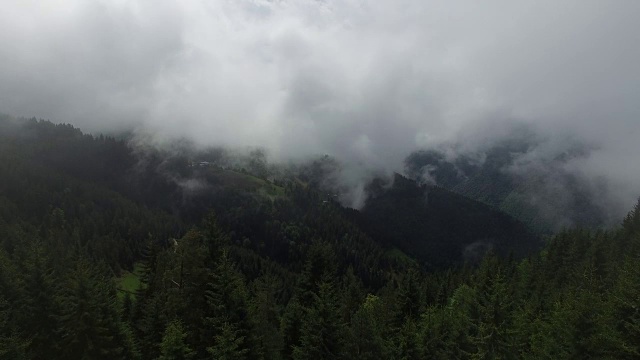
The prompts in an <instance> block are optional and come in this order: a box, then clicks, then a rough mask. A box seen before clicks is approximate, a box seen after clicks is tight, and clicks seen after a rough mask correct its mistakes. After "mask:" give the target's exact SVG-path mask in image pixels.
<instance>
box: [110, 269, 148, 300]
mask: <svg viewBox="0 0 640 360" xmlns="http://www.w3.org/2000/svg"><path fill="white" fill-rule="evenodd" d="M141 274H142V264H140V263H136V264H135V265H134V266H133V271H132V272H129V271H127V272H124V273H123V274H122V275H121V276H120V277H119V278H117V279H116V284H117V288H118V290H121V291H118V297H119V298H120V299H122V298H124V294H125V293H127V292H128V293H130V294H131V295H133V294H135V293H136V291H137V290H138V289H139V288H140V286H141V283H140V275H141Z"/></svg>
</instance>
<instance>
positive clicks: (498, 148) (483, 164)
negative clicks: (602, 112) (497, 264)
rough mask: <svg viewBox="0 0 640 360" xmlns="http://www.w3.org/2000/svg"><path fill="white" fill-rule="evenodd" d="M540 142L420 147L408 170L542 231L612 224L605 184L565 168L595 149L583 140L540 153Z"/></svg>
mask: <svg viewBox="0 0 640 360" xmlns="http://www.w3.org/2000/svg"><path fill="white" fill-rule="evenodd" d="M538 145H539V142H538V140H537V139H535V138H534V139H526V138H519V139H515V140H514V139H511V140H509V141H503V142H501V143H497V144H495V145H494V146H491V147H489V148H488V149H486V150H483V151H478V152H467V153H465V152H462V153H460V154H457V155H456V156H454V157H452V156H450V155H447V152H446V151H445V150H433V149H432V150H422V151H416V152H414V153H412V154H411V155H410V156H408V157H407V158H406V161H405V165H406V173H407V175H408V176H409V177H410V178H412V179H414V180H416V181H419V182H423V183H429V184H434V185H437V186H441V187H443V188H446V189H448V190H451V191H453V192H456V193H458V194H461V195H464V196H467V197H469V198H472V199H475V200H478V201H481V202H483V203H485V204H487V205H490V206H493V207H495V208H497V209H500V210H502V211H504V212H506V213H508V214H510V215H512V216H514V217H515V218H517V219H519V220H521V221H523V222H524V223H526V224H527V225H529V226H530V227H531V228H532V229H534V230H535V231H537V232H539V233H550V232H556V231H559V230H561V229H562V228H566V227H573V226H583V227H588V228H599V227H602V226H605V225H609V223H610V221H611V219H609V218H608V216H609V214H608V212H607V211H606V209H605V207H604V206H603V205H602V203H601V202H600V201H601V200H602V198H603V196H602V195H604V194H605V193H606V191H607V187H606V184H605V183H595V184H594V183H591V182H588V181H585V179H584V178H581V177H580V176H579V175H578V174H577V173H576V172H572V171H569V170H568V169H567V167H566V165H567V164H568V163H569V162H570V161H573V160H576V159H580V158H584V157H585V156H587V155H588V153H589V150H590V149H589V148H588V147H586V146H581V145H579V144H578V145H575V146H572V147H568V148H566V149H564V150H563V151H558V152H555V153H551V154H545V156H544V157H538V155H537V149H538Z"/></svg>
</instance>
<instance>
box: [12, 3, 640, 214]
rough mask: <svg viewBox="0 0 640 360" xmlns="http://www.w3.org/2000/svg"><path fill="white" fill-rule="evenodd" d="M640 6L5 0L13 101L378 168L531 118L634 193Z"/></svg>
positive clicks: (200, 139)
mask: <svg viewBox="0 0 640 360" xmlns="http://www.w3.org/2000/svg"><path fill="white" fill-rule="evenodd" d="M638 14H640V2H638V1H635V0H619V1H600V0H598V1H589V0H572V1H571V0H566V1H560V2H558V1H550V0H549V1H524V2H522V1H518V2H516V1H507V0H504V1H497V0H496V1H482V2H479V1H470V0H469V1H449V2H442V1H423V0H394V1H386V0H382V1H365V0H324V1H320V0H314V1H312V0H296V1H293V0H291V1H287V0H215V1H178V0H175V1H169V0H167V1H151V0H129V1H125V0H101V1H84V0H59V1H54V0H51V1H37V0H20V1H18V0H15V1H4V2H2V4H0V24H1V25H0V27H1V29H2V31H0V112H4V113H9V114H12V115H20V116H37V117H42V118H48V119H51V120H53V121H64V122H70V123H73V124H74V125H77V126H80V127H81V128H83V129H86V130H96V131H104V130H114V129H119V128H122V127H127V126H129V127H135V128H138V129H143V130H142V131H146V132H149V133H151V134H153V135H154V136H156V138H158V139H167V138H171V137H177V136H186V137H189V138H191V139H193V140H194V141H196V142H197V143H201V144H217V145H231V146H236V147H242V146H262V147H266V148H268V149H269V150H270V154H271V155H272V156H273V157H275V158H279V159H287V158H301V157H304V156H307V155H311V154H319V153H320V154H322V153H327V154H331V155H335V156H336V157H338V158H341V159H343V160H344V161H346V162H348V163H350V164H354V166H356V167H357V168H359V169H360V170H363V171H364V172H370V171H375V170H377V169H383V170H387V171H392V170H398V171H399V170H401V169H402V160H403V158H404V157H405V156H406V155H407V154H408V153H409V152H410V151H411V150H413V149H416V148H420V147H432V146H436V145H437V144H440V143H442V142H451V141H458V143H460V142H461V141H462V140H460V139H463V141H462V143H464V144H465V146H467V147H469V148H473V147H482V146H483V144H485V143H486V142H487V141H491V140H492V139H496V138H498V137H499V136H500V135H501V134H503V131H504V130H503V128H505V125H504V124H506V123H510V122H519V123H524V124H530V125H531V126H533V127H535V128H536V129H539V131H540V132H541V133H543V134H545V136H555V135H558V136H559V137H558V138H559V139H565V138H566V137H567V136H569V135H570V136H571V137H573V138H576V139H579V140H580V141H583V142H586V143H594V144H596V145H597V148H598V150H597V151H594V152H593V153H592V154H591V155H590V156H589V157H588V158H586V159H582V160H581V163H579V164H573V165H571V166H576V167H578V166H579V168H580V171H581V172H582V173H584V174H585V176H587V177H593V178H598V177H602V176H605V177H607V178H609V179H610V181H612V182H613V183H615V184H616V188H618V189H620V194H618V196H619V197H620V198H621V199H626V200H621V202H622V203H624V204H625V206H627V205H630V203H633V196H635V195H637V194H636V192H637V191H638V189H640V162H638V161H636V160H635V153H637V152H638V151H639V150H640V145H638V142H637V138H638V136H639V135H640V102H638V101H637V98H638V95H639V94H640V71H638V64H640V22H638V21H637V15H638ZM547 143H548V144H551V145H553V146H557V145H558V143H561V141H555V142H554V141H549V142H547ZM551 145H550V146H551ZM540 151H542V150H540ZM356 172H357V173H359V174H361V173H362V171H356ZM348 177H349V179H350V181H352V182H354V183H355V184H358V181H356V180H353V179H354V177H357V176H356V175H353V174H351V175H349V176H348ZM355 186H356V187H357V185H355ZM360 188H361V187H360Z"/></svg>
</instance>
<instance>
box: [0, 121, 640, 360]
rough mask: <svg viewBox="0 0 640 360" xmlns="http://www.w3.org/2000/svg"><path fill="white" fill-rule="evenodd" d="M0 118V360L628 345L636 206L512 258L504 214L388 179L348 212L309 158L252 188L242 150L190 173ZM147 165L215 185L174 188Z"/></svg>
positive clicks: (119, 147) (611, 354) (632, 348)
mask: <svg viewBox="0 0 640 360" xmlns="http://www.w3.org/2000/svg"><path fill="white" fill-rule="evenodd" d="M2 121H7V120H6V119H5V120H2V119H0V129H3V131H4V132H2V131H0V138H2V139H1V140H3V141H0V359H43V358H46V359H144V360H152V359H153V360H155V359H190V358H192V359H200V358H214V359H341V358H343V359H352V358H358V359H424V358H435V359H448V358H452V359H540V358H551V359H589V358H598V359H601V358H604V359H606V358H612V359H613V358H615V359H635V358H638V357H639V356H640V341H639V339H640V310H639V309H640V267H638V261H639V260H640V215H639V213H640V212H639V211H638V208H639V207H640V204H639V205H637V206H636V208H635V209H634V210H633V211H632V212H630V213H629V215H628V216H627V217H626V218H625V219H624V221H623V223H622V226H621V227H620V228H619V229H612V230H610V231H608V232H604V231H597V232H595V231H586V230H580V229H576V230H571V231H564V232H561V233H559V234H557V235H556V236H554V237H552V238H550V239H549V241H548V242H547V244H546V245H545V247H544V249H543V250H542V251H541V252H539V253H532V254H530V255H529V257H527V258H524V259H522V258H519V257H518V256H515V257H513V256H507V254H506V250H507V249H510V248H511V249H517V248H518V247H519V246H520V245H522V248H526V247H527V246H529V245H531V242H530V241H533V240H535V239H533V238H529V237H526V236H529V235H528V233H527V232H526V231H522V228H521V227H520V226H521V225H519V224H518V223H516V222H513V220H510V219H509V218H508V217H505V216H504V215H503V214H500V213H498V212H496V211H495V210H491V211H490V212H487V208H486V207H485V206H482V205H478V204H477V203H474V202H473V201H471V200H469V199H465V198H463V197H458V196H452V195H451V194H450V193H448V192H446V191H444V190H442V189H438V188H420V187H416V186H415V184H414V183H412V182H410V181H408V180H406V179H403V178H398V179H397V180H398V182H397V183H396V184H395V185H394V187H393V188H391V189H387V190H389V191H387V192H385V191H386V190H385V189H384V187H382V186H381V184H377V185H380V186H378V188H372V190H375V191H380V192H379V193H375V194H374V198H373V200H372V202H371V203H369V204H368V205H367V206H368V209H365V212H364V214H362V213H360V212H358V211H355V210H349V209H344V208H341V207H340V206H338V205H337V204H336V203H335V202H333V201H332V199H331V198H330V199H329V200H326V199H327V196H326V194H322V193H320V192H318V191H317V190H316V189H315V188H314V186H313V182H314V180H313V179H314V178H315V175H314V174H313V171H315V170H314V169H311V170H310V171H311V173H310V174H307V175H308V176H307V177H308V179H307V180H308V182H309V184H311V185H301V184H300V181H298V180H295V181H291V182H286V181H282V182H280V183H278V185H274V184H271V183H270V182H267V181H266V180H264V179H263V177H264V176H265V174H266V173H268V172H269V168H268V166H266V164H265V163H264V162H263V160H264V159H263V155H261V154H259V153H255V154H252V155H251V158H250V159H249V160H248V162H247V168H249V169H253V170H251V171H254V170H255V171H256V172H257V173H254V174H247V173H242V174H240V173H238V172H235V171H231V170H221V169H193V167H189V166H188V165H186V164H188V161H186V160H185V159H183V158H182V157H180V156H173V157H172V156H170V155H168V154H162V153H161V152H159V151H158V152H154V151H149V152H144V154H137V155H134V154H133V153H132V151H131V149H130V148H129V147H127V145H126V143H125V142H122V141H116V140H115V139H110V138H104V137H99V138H94V137H92V136H88V135H83V134H82V133H80V132H79V131H78V130H77V129H74V128H73V127H70V126H67V125H53V124H51V123H47V122H38V121H35V120H33V121H28V122H26V124H23V125H16V124H13V125H7V124H4V123H3V122H2ZM21 134H22V135H21ZM25 134H29V136H26V135H25ZM34 139H36V140H34ZM54 150H56V151H54ZM141 151H142V150H141ZM90 160H91V161H90ZM327 161H328V160H327ZM93 162H96V164H93ZM105 164H108V166H107V165H105ZM323 164H324V165H323ZM134 165H135V167H136V169H137V170H135V171H134V168H133V166H134ZM161 165H162V166H164V167H162V166H161ZM316 165H318V166H320V167H322V166H325V165H327V166H329V165H331V164H326V163H319V164H316ZM105 167H106V168H105ZM109 167H111V168H109ZM158 169H162V171H173V172H174V174H177V175H179V176H185V177H186V176H192V177H193V178H197V179H200V180H203V181H205V180H206V181H208V183H209V184H210V185H211V186H212V187H211V189H215V191H213V190H212V191H211V192H210V193H208V192H207V193H206V194H203V195H201V196H194V197H192V198H191V197H189V196H188V195H187V194H183V193H181V192H179V190H177V188H176V186H177V185H175V184H171V183H170V182H168V181H167V180H166V178H164V177H162V176H159V173H158V171H159V170H158ZM109 170H110V171H111V172H109ZM316 170H317V169H316ZM320 170H322V169H320ZM449 170H451V169H449ZM136 171H139V172H136ZM220 172H223V173H224V174H220ZM107 173H108V174H107ZM258 173H261V174H258ZM255 175H257V176H258V177H256V176H255ZM442 176H453V173H452V172H446V173H445V174H443V175H442ZM122 179H129V180H127V181H124V180H122ZM216 181H217V182H216ZM234 182H237V183H238V184H236V185H234ZM267 187H272V188H271V190H269V189H267ZM374 187H375V186H374ZM426 190H428V191H426ZM425 191H426V195H428V198H427V199H426V201H427V206H426V207H425V206H424V202H425V198H424V195H425ZM159 194H162V196H159ZM177 194H179V196H178V195H177ZM164 195H166V196H164ZM183 205H184V208H183ZM176 209H177V210H176ZM396 210H402V211H399V212H396ZM440 210H442V212H441V213H438V211H440ZM214 212H215V214H216V215H215V216H214V215H213V214H214ZM206 214H209V215H206ZM483 227H486V228H488V229H481V228H483ZM187 229H189V230H187ZM488 234H489V235H492V236H493V235H495V237H494V239H493V243H492V244H493V245H492V246H493V250H491V246H487V247H486V248H483V251H480V252H478V253H479V255H478V257H477V259H478V261H477V262H476V261H475V260H474V259H471V257H468V259H469V263H467V264H466V265H461V264H460V262H459V261H458V260H460V257H461V256H463V254H465V253H464V250H465V249H466V250H467V251H471V250H469V249H470V247H469V245H471V244H473V243H469V241H471V240H473V241H475V240H477V238H478V236H480V237H483V238H484V237H487V236H489V235H488ZM521 235H522V236H525V238H521V237H520V236H521ZM519 241H522V242H524V244H522V243H521V242H519ZM514 244H518V245H514ZM527 244H528V245H527ZM476 245H478V244H476ZM481 245H482V244H481ZM471 248H473V247H471ZM414 250H415V251H414ZM485 250H487V251H485ZM516 255H517V254H516ZM520 255H522V254H520ZM416 258H418V260H416ZM434 258H441V263H440V264H439V266H435V264H436V262H434V261H431V259H434ZM456 259H457V260H456ZM472 260H474V261H472ZM451 263H457V264H460V266H451V267H446V268H443V267H441V266H445V265H444V264H451Z"/></svg>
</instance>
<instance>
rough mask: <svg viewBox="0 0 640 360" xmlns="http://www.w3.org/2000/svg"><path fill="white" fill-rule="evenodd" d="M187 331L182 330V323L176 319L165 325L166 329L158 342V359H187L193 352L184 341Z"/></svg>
mask: <svg viewBox="0 0 640 360" xmlns="http://www.w3.org/2000/svg"><path fill="white" fill-rule="evenodd" d="M186 337H187V333H186V332H185V331H184V328H183V326H182V323H181V322H180V321H178V320H176V321H172V322H171V323H169V325H167V329H166V330H165V331H164V335H163V336H162V343H160V357H159V358H158V359H159V360H187V359H190V358H191V357H192V356H193V355H194V354H193V352H192V351H191V349H190V348H189V346H188V345H187V344H186V343H185V341H184V340H185V338H186Z"/></svg>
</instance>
